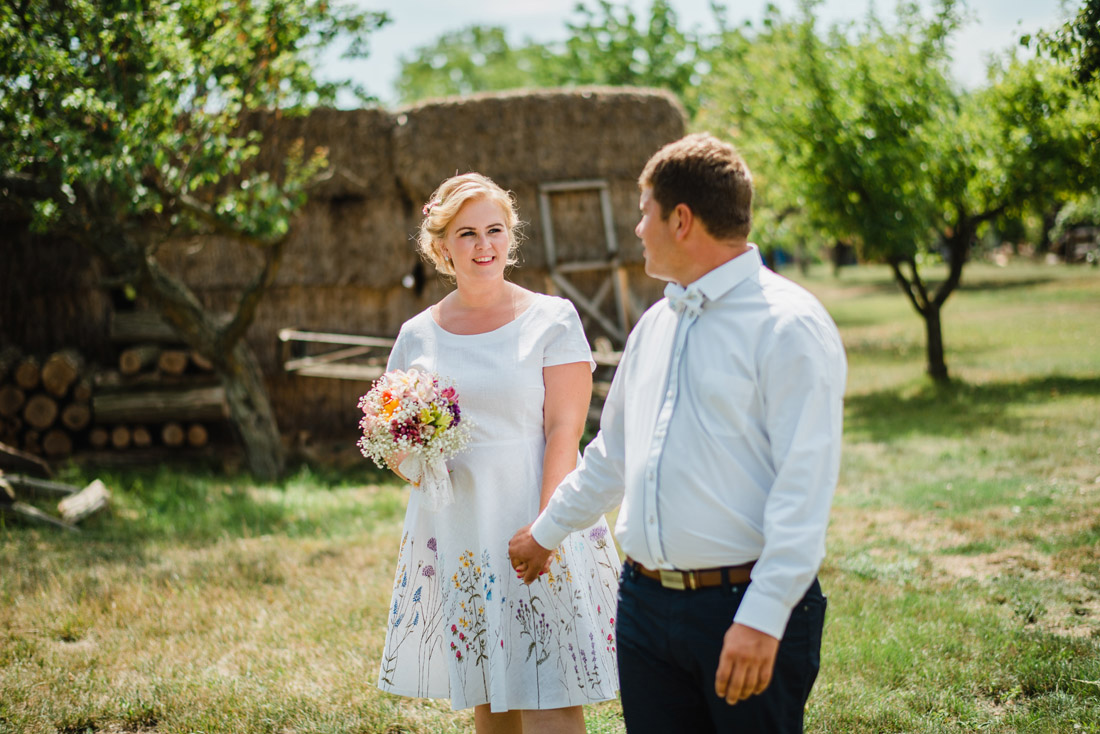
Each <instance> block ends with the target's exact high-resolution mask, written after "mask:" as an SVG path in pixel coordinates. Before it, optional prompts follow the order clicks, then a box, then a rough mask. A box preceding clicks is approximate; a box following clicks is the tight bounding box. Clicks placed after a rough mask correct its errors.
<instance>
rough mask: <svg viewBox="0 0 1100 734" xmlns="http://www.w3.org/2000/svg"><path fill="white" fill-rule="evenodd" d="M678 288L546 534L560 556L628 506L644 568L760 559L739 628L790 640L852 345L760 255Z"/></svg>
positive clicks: (629, 528) (631, 539)
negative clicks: (577, 535) (584, 532)
mask: <svg viewBox="0 0 1100 734" xmlns="http://www.w3.org/2000/svg"><path fill="white" fill-rule="evenodd" d="M665 293H666V295H668V296H669V298H664V299H662V300H660V301H658V302H657V303H655V304H654V305H653V306H652V307H651V308H650V309H649V310H648V311H646V313H645V314H644V315H643V316H642V318H641V319H640V320H639V321H638V323H637V325H636V326H635V327H634V329H633V331H632V332H631V334H630V337H629V339H628V340H627V343H626V347H625V350H624V351H623V357H622V361H621V362H620V364H619V367H618V370H617V371H616V373H615V379H614V380H613V381H612V383H611V390H610V392H609V393H608V396H607V401H606V403H605V405H604V409H603V416H602V419H601V421H600V432H599V434H598V435H597V436H596V438H595V440H593V441H592V443H591V444H589V446H588V447H587V448H586V449H585V452H584V457H583V459H582V460H581V462H580V464H579V465H578V466H577V468H576V469H575V470H574V471H573V472H571V473H570V474H569V475H568V476H567V477H566V478H565V479H564V480H563V481H562V483H561V485H560V486H559V487H558V489H557V491H556V492H555V493H554V496H553V498H552V499H551V500H550V503H549V505H548V506H547V507H546V510H545V511H544V512H543V513H542V514H541V515H540V516H539V518H538V520H537V521H536V522H535V524H534V526H533V527H532V534H533V537H534V538H535V540H536V541H538V543H539V544H540V545H542V546H543V547H545V548H555V547H557V546H558V545H559V544H560V543H561V542H562V541H563V540H564V539H565V537H566V536H567V535H568V533H569V532H571V531H573V530H577V529H580V528H584V527H588V526H589V525H591V524H592V523H593V522H594V521H595V520H596V519H597V518H598V517H599V516H600V515H602V514H603V513H605V512H608V511H610V510H612V509H614V508H615V506H616V505H618V504H619V503H620V502H621V503H622V508H621V510H620V512H619V517H618V522H617V524H616V526H615V535H616V537H617V539H618V541H619V543H620V545H621V546H622V549H623V551H624V552H625V553H626V554H627V555H628V556H630V557H631V558H632V559H634V560H635V561H637V562H638V563H641V564H642V565H644V566H647V567H649V568H658V569H660V568H666V569H673V568H675V569H682V570H692V569H701V568H712V567H715V566H730V565H736V564H741V563H745V562H748V561H753V560H756V561H757V563H756V566H755V568H754V569H753V571H752V583H751V584H750V585H749V587H748V589H747V590H746V592H745V597H744V599H743V601H742V603H741V606H740V608H739V609H738V611H737V614H736V616H735V618H734V621H737V622H741V623H743V624H745V625H748V626H750V627H753V628H755V629H757V630H760V631H762V632H766V633H767V634H770V635H772V636H774V637H777V638H779V637H782V634H783V630H784V629H785V628H786V625H787V620H788V618H789V617H790V613H791V609H793V607H794V605H795V604H796V603H797V602H798V600H799V599H801V598H802V596H803V594H805V592H806V590H807V589H808V588H809V586H810V584H811V583H812V581H813V579H814V576H815V575H816V574H817V570H818V568H819V567H820V565H821V561H822V559H823V558H824V556H825V529H826V526H827V525H828V514H829V505H830V503H831V502H832V496H833V491H834V489H835V488H836V481H837V474H838V471H839V465H840V444H841V425H842V413H843V396H844V385H845V380H846V377H847V362H846V360H845V356H844V347H843V345H842V344H841V341H840V335H839V334H838V333H837V329H836V325H835V324H834V323H833V321H832V319H831V318H830V317H829V314H828V313H827V312H826V311H825V309H824V307H823V306H822V305H821V304H820V302H818V300H817V299H816V298H814V297H813V296H812V295H811V294H810V293H809V292H807V291H806V290H805V289H803V288H802V287H800V286H798V285H796V284H794V283H792V282H791V281H789V280H787V279H786V278H783V277H781V276H779V275H776V274H775V273H773V272H772V271H771V270H768V269H767V268H765V267H764V266H763V263H762V262H761V259H760V253H759V251H758V250H757V249H756V247H755V246H751V249H750V250H749V251H748V252H746V253H744V254H742V255H740V256H738V257H736V258H734V259H733V260H731V261H729V262H727V263H725V264H724V265H721V266H719V267H717V268H715V269H714V270H712V271H710V272H709V273H707V274H706V275H704V276H703V277H701V278H699V279H698V280H696V281H695V282H694V283H691V284H690V285H689V286H688V288H687V289H686V292H685V289H683V288H680V287H679V286H677V285H675V284H670V285H669V287H668V288H667V289H666V291H665ZM672 301H677V302H680V305H679V306H678V307H677V308H674V307H673V304H672Z"/></svg>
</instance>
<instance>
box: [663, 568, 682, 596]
mask: <svg viewBox="0 0 1100 734" xmlns="http://www.w3.org/2000/svg"><path fill="white" fill-rule="evenodd" d="M658 572H659V573H660V574H661V586H663V587H665V588H666V589H676V590H677V591H683V590H684V589H686V588H687V587H686V586H685V585H684V573H683V571H670V570H668V569H667V568H661V569H658Z"/></svg>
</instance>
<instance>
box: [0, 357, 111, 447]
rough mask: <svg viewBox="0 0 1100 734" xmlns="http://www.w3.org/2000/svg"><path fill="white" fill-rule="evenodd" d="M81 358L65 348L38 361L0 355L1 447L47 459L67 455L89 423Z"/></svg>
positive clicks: (87, 385) (88, 385) (87, 388)
mask: <svg viewBox="0 0 1100 734" xmlns="http://www.w3.org/2000/svg"><path fill="white" fill-rule="evenodd" d="M91 400H92V386H91V381H90V380H89V378H88V375H87V373H86V370H85V365H84V359H83V357H82V356H81V355H80V353H78V352H76V351H75V350H71V349H65V350H61V351H57V352H54V353H52V354H49V355H47V356H46V357H45V358H39V357H37V356H34V355H29V354H23V353H22V352H21V351H20V350H19V349H18V348H17V347H12V346H8V347H4V348H3V349H2V350H0V443H5V444H9V445H11V446H15V447H17V448H20V449H22V450H24V451H27V452H30V453H32V454H38V455H44V456H47V457H49V458H51V459H60V458H64V457H66V456H69V455H70V454H72V452H73V447H74V445H76V444H77V443H78V442H79V441H81V440H82V439H83V437H84V436H85V435H86V434H87V432H88V429H89V426H90V424H91V415H92V413H91V411H92V407H91Z"/></svg>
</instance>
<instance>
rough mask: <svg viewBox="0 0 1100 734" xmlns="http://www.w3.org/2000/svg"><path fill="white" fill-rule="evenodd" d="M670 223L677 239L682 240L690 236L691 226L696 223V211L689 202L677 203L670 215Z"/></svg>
mask: <svg viewBox="0 0 1100 734" xmlns="http://www.w3.org/2000/svg"><path fill="white" fill-rule="evenodd" d="M669 224H670V225H671V226H672V233H673V235H674V236H675V237H676V239H678V240H682V239H684V238H685V237H687V236H688V234H689V233H690V232H691V228H692V227H693V226H695V224H696V221H695V213H694V212H692V211H691V207H689V206H688V205H687V204H684V203H680V204H677V205H676V207H675V208H674V209H673V210H672V213H671V214H670V215H669Z"/></svg>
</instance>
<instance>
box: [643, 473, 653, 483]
mask: <svg viewBox="0 0 1100 734" xmlns="http://www.w3.org/2000/svg"><path fill="white" fill-rule="evenodd" d="M653 477H654V474H653V472H651V471H650V472H646V475H645V478H646V479H648V480H649V481H651V482H652V481H653Z"/></svg>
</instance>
